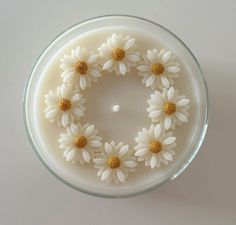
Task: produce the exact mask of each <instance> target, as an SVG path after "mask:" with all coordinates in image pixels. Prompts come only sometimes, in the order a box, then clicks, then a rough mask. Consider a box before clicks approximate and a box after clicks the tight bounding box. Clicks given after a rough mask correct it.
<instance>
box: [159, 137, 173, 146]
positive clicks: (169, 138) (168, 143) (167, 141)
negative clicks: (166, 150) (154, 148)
mask: <svg viewBox="0 0 236 225" xmlns="http://www.w3.org/2000/svg"><path fill="white" fill-rule="evenodd" d="M175 140H176V137H168V138H166V139H165V140H164V141H163V142H162V143H163V144H164V145H170V144H172V143H174V142H175Z"/></svg>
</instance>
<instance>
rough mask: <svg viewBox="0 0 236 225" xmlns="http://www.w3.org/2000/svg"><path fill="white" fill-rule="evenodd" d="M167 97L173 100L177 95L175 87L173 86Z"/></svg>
mask: <svg viewBox="0 0 236 225" xmlns="http://www.w3.org/2000/svg"><path fill="white" fill-rule="evenodd" d="M167 97H168V100H169V101H172V100H173V98H174V97H175V90H174V88H173V87H171V88H170V89H169V90H168V91H167Z"/></svg>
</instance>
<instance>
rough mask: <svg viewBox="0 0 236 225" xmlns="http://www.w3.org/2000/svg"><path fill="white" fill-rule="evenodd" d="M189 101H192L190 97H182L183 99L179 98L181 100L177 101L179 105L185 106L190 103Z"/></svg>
mask: <svg viewBox="0 0 236 225" xmlns="http://www.w3.org/2000/svg"><path fill="white" fill-rule="evenodd" d="M189 102H190V100H189V99H186V98H185V99H181V100H179V101H178V102H177V103H176V106H177V107H183V106H186V105H188V104H189Z"/></svg>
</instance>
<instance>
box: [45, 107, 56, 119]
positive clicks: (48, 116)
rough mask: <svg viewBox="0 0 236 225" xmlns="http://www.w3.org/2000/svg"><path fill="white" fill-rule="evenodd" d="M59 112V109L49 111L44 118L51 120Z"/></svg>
mask: <svg viewBox="0 0 236 225" xmlns="http://www.w3.org/2000/svg"><path fill="white" fill-rule="evenodd" d="M58 112H59V109H58V108H56V109H53V110H51V111H49V112H48V113H47V114H46V115H45V118H46V119H51V118H52V117H54V116H56V114H57V113H58Z"/></svg>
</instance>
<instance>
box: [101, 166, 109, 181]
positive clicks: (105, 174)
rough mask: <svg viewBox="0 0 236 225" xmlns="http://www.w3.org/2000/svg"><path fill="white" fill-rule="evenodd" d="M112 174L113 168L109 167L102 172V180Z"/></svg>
mask: <svg viewBox="0 0 236 225" xmlns="http://www.w3.org/2000/svg"><path fill="white" fill-rule="evenodd" d="M110 174H111V169H107V170H105V171H104V172H103V173H102V176H101V180H106V179H108V177H109V176H110Z"/></svg>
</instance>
